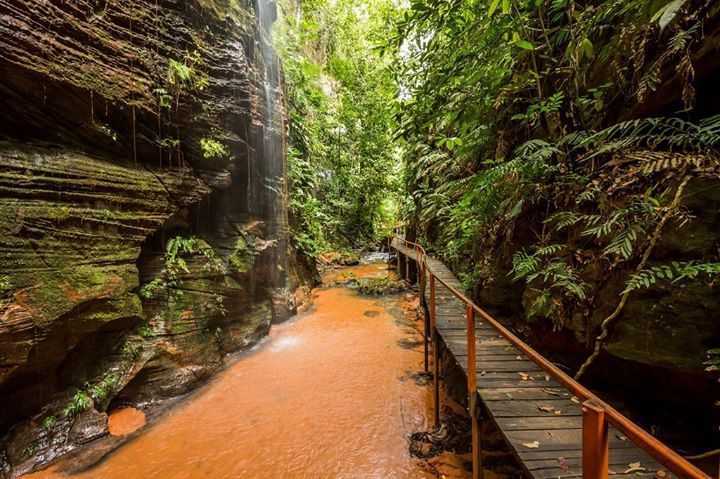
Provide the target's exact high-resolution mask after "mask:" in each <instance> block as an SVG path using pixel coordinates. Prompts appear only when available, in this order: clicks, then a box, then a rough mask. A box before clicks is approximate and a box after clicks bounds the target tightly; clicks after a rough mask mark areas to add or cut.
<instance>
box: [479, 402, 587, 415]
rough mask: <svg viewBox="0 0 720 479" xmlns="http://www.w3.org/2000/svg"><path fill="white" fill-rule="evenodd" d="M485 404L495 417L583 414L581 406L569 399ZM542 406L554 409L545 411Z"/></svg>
mask: <svg viewBox="0 0 720 479" xmlns="http://www.w3.org/2000/svg"><path fill="white" fill-rule="evenodd" d="M485 405H486V407H487V408H488V410H490V412H491V414H492V415H493V417H495V418H505V417H526V418H532V417H546V416H550V415H553V414H554V411H560V412H561V416H582V410H581V409H580V406H579V405H577V404H575V403H574V402H572V401H569V400H567V399H559V398H552V399H544V400H531V399H520V400H509V399H506V400H503V401H485ZM540 407H550V408H552V411H544V410H542V409H540Z"/></svg>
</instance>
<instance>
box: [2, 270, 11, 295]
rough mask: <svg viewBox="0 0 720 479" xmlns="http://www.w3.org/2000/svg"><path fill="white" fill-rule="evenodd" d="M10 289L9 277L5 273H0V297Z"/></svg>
mask: <svg viewBox="0 0 720 479" xmlns="http://www.w3.org/2000/svg"><path fill="white" fill-rule="evenodd" d="M11 290H12V282H11V281H10V277H9V276H6V275H0V297H3V296H5V295H7V294H8V293H9V292H10V291H11Z"/></svg>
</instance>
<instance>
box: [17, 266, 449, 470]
mask: <svg viewBox="0 0 720 479" xmlns="http://www.w3.org/2000/svg"><path fill="white" fill-rule="evenodd" d="M351 272H352V273H353V274H354V275H355V276H356V277H359V278H362V277H376V276H386V275H388V274H392V273H389V272H388V268H387V265H385V264H369V265H361V266H358V267H355V268H344V269H342V270H339V271H335V272H334V273H331V274H328V275H326V276H325V285H324V286H323V287H322V288H318V289H317V290H315V292H314V296H315V297H314V305H313V307H312V309H311V310H310V311H308V312H306V313H304V314H301V315H299V316H298V317H297V318H295V319H292V320H291V321H289V322H287V323H285V324H282V325H280V326H277V327H274V328H273V330H272V332H271V335H270V337H269V338H268V340H267V341H265V342H264V343H262V344H261V345H260V346H259V347H257V348H256V349H255V350H254V351H252V352H250V353H247V354H245V355H244V356H243V357H241V358H240V359H239V360H238V361H237V362H236V363H234V364H233V365H232V366H230V367H229V368H228V369H227V370H226V371H225V372H224V373H222V374H221V375H219V377H218V378H216V379H215V380H214V381H213V382H212V383H211V384H210V385H208V386H207V387H206V388H204V389H203V390H201V391H199V392H198V393H196V394H194V395H192V396H191V397H190V398H188V399H187V400H186V402H185V403H184V404H182V405H180V406H178V407H176V408H175V409H174V410H172V411H171V412H170V413H168V414H167V415H166V416H165V417H162V418H160V419H158V420H157V421H156V422H154V423H153V424H151V425H149V426H147V427H146V430H144V431H140V432H139V433H137V434H138V436H137V437H135V438H133V439H132V440H131V441H129V442H128V443H126V444H125V445H124V446H123V447H121V448H120V449H118V450H117V451H115V452H114V453H112V454H111V455H110V456H108V457H107V458H106V459H105V460H103V461H102V462H101V463H100V464H99V465H97V466H95V467H94V468H91V469H89V470H86V471H84V472H80V473H77V474H73V473H71V472H67V471H72V470H73V468H76V467H77V464H70V463H64V464H60V465H59V466H55V467H54V468H52V469H51V470H50V471H45V472H40V473H37V474H34V475H32V476H28V477H34V478H49V477H53V478H55V477H73V478H100V477H102V478H104V479H113V478H122V479H127V478H135V477H137V478H140V477H142V478H171V477H172V478H199V477H212V478H237V477H248V478H251V477H252V478H268V477H308V478H310V477H318V478H320V477H337V478H340V477H348V478H375V477H377V478H391V477H398V478H425V477H435V476H434V475H433V474H430V473H429V471H428V470H426V469H425V468H424V467H423V465H422V464H421V462H420V461H419V460H418V459H414V458H412V457H411V456H410V455H409V453H408V442H407V439H406V436H407V435H408V434H410V433H412V432H415V431H421V430H427V429H428V428H429V426H430V425H429V422H430V421H431V418H432V412H431V407H432V399H431V394H432V393H431V391H432V389H431V388H430V387H427V386H419V385H417V384H416V383H415V382H414V381H413V380H412V379H410V375H411V374H412V373H414V372H416V371H419V370H421V369H422V362H423V354H422V336H421V334H420V333H419V331H420V328H421V325H422V322H421V321H415V320H414V319H415V316H416V315H415V308H416V307H417V303H416V297H415V296H414V295H409V294H405V293H401V294H399V295H391V296H386V297H381V298H378V297H368V296H361V295H360V294H359V293H357V292H355V291H353V290H352V289H350V288H347V287H342V286H336V285H334V284H335V281H336V280H337V279H338V278H339V277H348V276H349V273H351ZM343 275H344V276H343Z"/></svg>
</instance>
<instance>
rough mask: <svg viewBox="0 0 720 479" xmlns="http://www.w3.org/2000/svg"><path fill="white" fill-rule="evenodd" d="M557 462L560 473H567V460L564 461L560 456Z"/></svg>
mask: <svg viewBox="0 0 720 479" xmlns="http://www.w3.org/2000/svg"><path fill="white" fill-rule="evenodd" d="M557 462H558V464H559V465H560V469H561V470H562V472H568V471H570V466H568V463H567V459H565V458H564V457H562V456H560V457H558V458H557Z"/></svg>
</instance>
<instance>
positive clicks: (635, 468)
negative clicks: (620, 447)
mask: <svg viewBox="0 0 720 479" xmlns="http://www.w3.org/2000/svg"><path fill="white" fill-rule="evenodd" d="M646 470H647V469H645V468H644V467H641V466H640V463H639V462H631V463H630V464H628V468H627V469H625V472H623V474H630V473H631V472H640V471H646Z"/></svg>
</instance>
